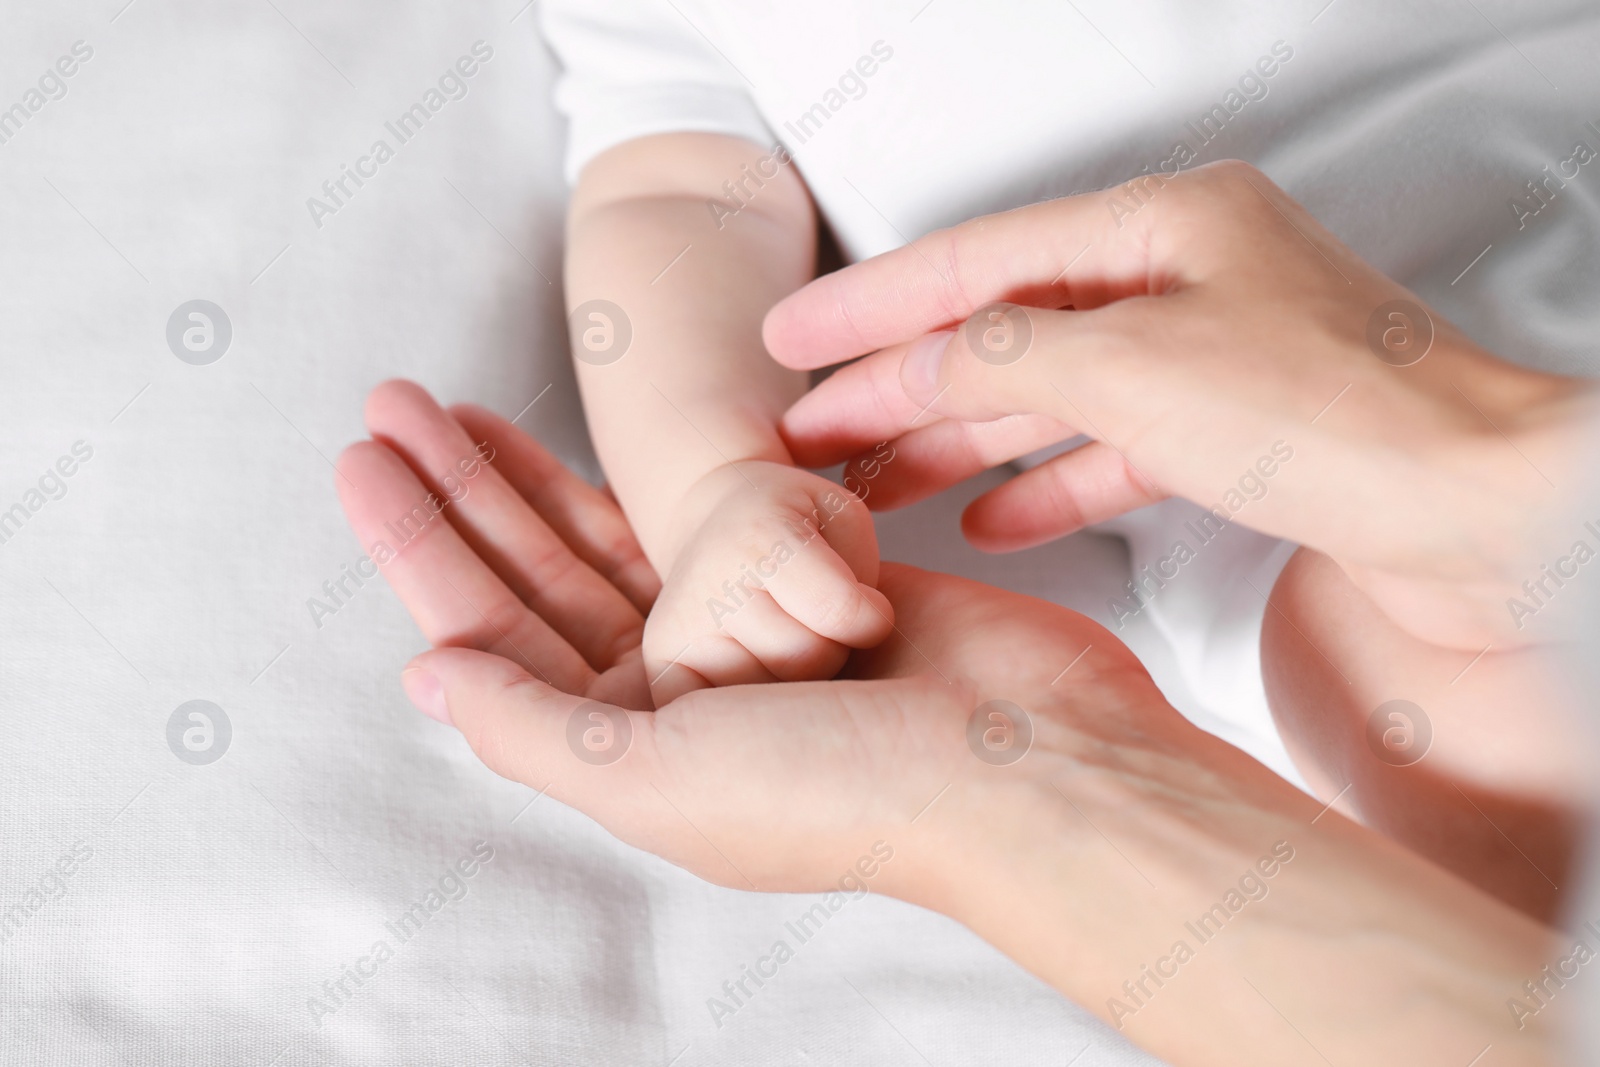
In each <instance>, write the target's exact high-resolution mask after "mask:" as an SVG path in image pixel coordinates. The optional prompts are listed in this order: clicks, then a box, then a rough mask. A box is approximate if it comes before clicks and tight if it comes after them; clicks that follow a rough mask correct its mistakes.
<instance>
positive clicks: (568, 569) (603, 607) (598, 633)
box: [366, 380, 644, 671]
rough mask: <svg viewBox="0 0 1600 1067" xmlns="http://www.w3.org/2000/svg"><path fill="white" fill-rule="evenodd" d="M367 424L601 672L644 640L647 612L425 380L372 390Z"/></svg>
mask: <svg viewBox="0 0 1600 1067" xmlns="http://www.w3.org/2000/svg"><path fill="white" fill-rule="evenodd" d="M366 421H367V427H368V429H370V430H371V431H372V434H373V436H374V437H375V438H377V439H379V440H380V441H382V442H384V443H385V444H387V445H388V446H389V447H390V448H392V449H393V450H394V451H395V452H396V453H398V454H399V455H400V456H401V457H402V458H404V459H405V460H406V462H407V463H408V464H410V466H411V467H412V469H413V470H415V471H416V472H417V474H418V476H419V477H421V478H422V480H423V481H424V482H425V483H427V484H428V486H429V488H430V489H432V491H433V492H434V493H436V494H438V495H439V496H440V497H441V498H444V499H447V500H449V501H450V503H449V504H448V506H447V508H446V514H447V517H448V518H449V519H450V521H451V524H452V525H453V526H455V528H456V529H457V530H459V531H460V533H461V536H462V539H463V540H464V541H466V543H467V544H468V545H470V546H471V547H472V549H473V551H475V552H476V553H477V554H478V556H479V557H480V558H482V559H483V561H484V562H485V563H487V564H488V565H489V566H490V567H491V568H493V570H494V571H495V573H496V574H498V575H499V576H500V577H501V579H502V580H503V581H504V582H505V584H506V585H507V586H509V587H510V588H511V590H512V591H513V592H514V593H516V595H517V596H518V597H519V598H520V599H521V600H522V601H523V602H524V603H525V604H527V605H528V607H529V608H531V609H532V610H533V612H534V614H536V615H538V616H539V617H540V618H542V619H544V620H545V621H546V622H547V623H548V624H549V625H550V626H552V627H553V628H554V629H555V630H556V631H557V632H559V633H560V634H561V635H562V636H563V637H565V638H566V639H567V640H568V641H569V642H570V643H571V644H572V646H573V647H574V648H576V649H577V650H578V651H579V652H580V653H581V654H582V655H583V657H584V658H585V659H586V660H588V661H589V663H590V665H591V666H593V667H594V668H595V669H596V670H597V671H600V670H605V669H606V668H608V667H610V666H611V665H612V664H614V663H616V662H617V660H618V659H619V658H620V657H621V656H622V655H624V654H625V653H627V652H628V651H629V650H630V649H632V648H634V647H637V645H638V643H639V633H640V631H641V630H642V628H643V626H644V619H643V617H642V616H641V615H640V613H639V612H638V610H637V609H636V608H634V606H633V605H632V604H631V603H630V602H629V601H628V599H627V598H626V597H624V596H623V595H622V594H621V593H620V592H619V591H618V590H617V588H616V587H615V586H613V585H612V584H611V583H610V582H608V581H606V580H605V579H604V578H603V577H601V576H600V575H599V574H597V573H595V571H594V570H593V569H592V568H590V567H589V565H588V564H587V563H585V562H584V561H583V560H582V559H581V558H580V557H578V556H577V555H576V554H575V553H574V552H573V551H572V549H571V548H569V547H568V545H567V543H566V542H565V541H563V540H562V539H561V537H560V536H559V535H557V534H556V532H555V531H554V530H552V529H551V528H550V526H549V524H548V523H546V522H545V521H544V519H543V518H541V517H540V516H539V514H538V513H537V512H535V511H534V510H533V508H532V507H531V506H530V505H529V503H528V502H527V501H526V500H525V499H523V497H522V496H521V495H519V494H518V492H517V491H516V490H515V489H514V488H512V486H511V485H510V484H509V483H508V482H507V481H506V479H505V478H504V477H503V476H502V475H501V473H500V471H499V470H498V469H497V468H496V467H494V466H493V465H489V464H486V463H485V462H484V461H487V460H489V459H491V458H493V456H494V455H495V453H494V452H493V451H491V450H489V449H488V448H484V447H482V446H480V445H478V444H476V443H475V442H474V441H473V440H472V438H470V437H469V436H468V435H467V432H466V431H465V430H464V429H462V427H461V425H460V424H459V423H457V422H456V421H455V419H453V418H452V417H451V416H450V415H448V414H447V413H446V412H445V411H444V409H443V408H441V407H440V406H439V405H438V404H437V403H435V402H434V399H433V397H431V396H429V395H428V393H427V392H426V391H425V390H424V389H423V388H422V387H421V386H419V385H417V384H416V383H414V382H408V381H401V380H395V381H389V382H384V383H383V384H382V385H379V386H378V387H377V388H375V389H374V390H373V391H372V393H371V395H370V396H369V397H368V398H367V405H366Z"/></svg>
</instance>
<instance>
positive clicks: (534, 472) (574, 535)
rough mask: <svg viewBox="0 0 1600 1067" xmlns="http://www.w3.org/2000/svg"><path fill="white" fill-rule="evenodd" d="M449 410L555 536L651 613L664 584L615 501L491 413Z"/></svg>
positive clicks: (459, 408)
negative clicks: (491, 453)
mask: <svg viewBox="0 0 1600 1067" xmlns="http://www.w3.org/2000/svg"><path fill="white" fill-rule="evenodd" d="M449 411H450V414H451V415H452V416H454V417H455V419H456V421H457V422H459V423H461V425H462V427H463V428H464V429H465V430H466V431H467V433H468V435H469V436H471V438H472V439H473V440H474V441H482V442H487V443H488V444H489V446H490V447H491V448H492V449H493V450H494V456H495V458H494V467H495V469H496V470H497V471H499V472H500V473H501V474H502V475H504V476H505V479H506V481H508V482H510V483H511V486H512V488H513V489H515V490H516V491H517V492H518V493H519V494H520V495H521V496H522V498H523V499H524V500H526V501H527V502H528V503H529V504H531V505H532V506H533V510H535V511H537V512H538V513H539V516H540V517H541V518H542V519H544V521H545V522H547V523H549V524H550V528H551V529H552V530H554V531H555V532H556V536H558V537H560V538H561V540H562V541H564V542H565V543H566V544H567V547H569V548H571V549H572V551H573V552H575V553H577V555H578V558H579V559H582V560H583V561H584V562H585V563H587V564H588V565H589V566H590V567H592V568H594V570H595V571H596V572H598V573H599V574H600V576H601V577H602V578H604V579H605V580H606V581H608V582H610V583H611V584H612V585H614V586H616V587H617V588H618V589H619V590H621V591H622V594H623V595H624V596H626V597H627V598H628V599H629V600H630V601H631V602H632V603H633V606H634V607H635V608H637V609H638V611H639V612H640V613H641V614H648V613H649V611H650V607H651V605H652V604H654V603H655V599H656V596H657V595H658V594H659V593H660V592H661V579H660V578H659V577H658V576H657V575H656V572H655V568H654V567H652V566H650V561H649V560H648V559H646V558H645V554H644V550H643V549H642V548H640V547H639V541H638V539H637V538H635V537H634V535H633V529H632V527H630V526H629V525H628V520H627V519H626V518H625V517H624V516H623V514H622V509H621V508H620V507H618V506H617V501H616V498H615V497H613V496H612V495H611V494H610V493H609V492H607V491H605V490H602V489H596V488H595V487H594V486H592V485H590V484H589V483H588V482H586V481H584V480H583V479H582V478H580V477H578V476H577V475H576V474H573V473H572V472H571V471H570V470H568V469H567V467H566V465H565V464H564V463H562V462H561V461H560V460H559V459H557V458H556V457H555V456H554V455H552V454H551V453H550V451H549V450H548V449H546V448H545V447H544V446H543V445H541V444H540V443H539V442H538V441H536V440H534V439H533V438H532V437H530V436H529V435H527V434H525V433H523V432H522V431H521V430H519V429H517V428H516V427H515V426H514V425H512V424H511V423H510V422H508V421H506V420H505V419H503V418H501V417H500V416H499V415H496V414H495V413H494V412H492V411H490V410H488V409H487V408H481V407H478V406H477V405H476V404H456V405H453V406H452V407H451V408H450V409H449Z"/></svg>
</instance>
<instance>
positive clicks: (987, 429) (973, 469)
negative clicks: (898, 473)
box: [779, 344, 1077, 503]
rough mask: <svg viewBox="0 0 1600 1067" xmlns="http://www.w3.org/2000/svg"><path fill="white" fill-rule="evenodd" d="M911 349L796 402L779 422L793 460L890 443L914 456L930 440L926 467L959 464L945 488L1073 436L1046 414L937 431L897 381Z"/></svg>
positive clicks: (875, 357)
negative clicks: (905, 447)
mask: <svg viewBox="0 0 1600 1067" xmlns="http://www.w3.org/2000/svg"><path fill="white" fill-rule="evenodd" d="M911 347H912V345H910V344H905V345H894V346H892V347H890V348H886V349H884V350H883V351H881V352H874V353H873V354H872V355H870V356H867V357H866V358H865V359H861V360H858V361H856V362H855V363H852V364H850V365H849V366H847V367H842V368H840V369H839V370H838V371H837V372H835V373H834V374H832V375H830V376H829V377H828V378H827V379H825V380H824V381H822V382H821V383H819V384H818V385H817V387H816V388H815V389H812V390H811V391H810V392H808V393H806V394H805V395H804V396H802V397H801V398H800V399H799V400H797V401H796V402H795V403H794V405H793V406H792V407H790V408H789V410H788V411H787V412H785V413H784V416H783V420H782V422H781V423H780V424H779V431H780V432H781V433H782V434H783V438H784V443H785V444H786V445H787V446H788V448H789V453H790V455H792V456H793V457H794V459H795V462H796V463H799V464H801V465H802V466H806V467H813V468H815V467H827V466H831V465H833V464H835V463H839V462H842V461H844V460H847V459H852V458H855V457H858V456H861V455H862V453H864V452H867V451H869V450H873V449H874V448H875V446H878V445H881V444H883V443H886V442H890V441H893V442H894V447H893V449H892V450H893V451H894V453H895V454H896V456H897V458H898V457H899V455H901V453H902V447H901V446H902V444H904V445H905V446H907V448H909V450H910V451H912V452H916V451H917V450H918V446H917V445H915V444H913V440H914V439H921V440H926V441H927V442H928V445H929V447H928V449H927V452H928V453H929V455H928V459H929V461H930V462H948V463H952V464H956V463H959V464H960V466H961V469H962V473H959V474H957V475H955V476H953V477H951V478H949V479H948V480H946V481H944V483H943V485H938V486H936V487H935V488H943V487H944V485H954V484H955V483H956V482H958V481H960V480H962V479H963V478H966V477H970V476H971V475H972V474H976V473H977V472H978V471H980V470H984V469H986V468H988V467H992V466H994V465H996V464H998V463H1004V462H1007V461H1009V460H1012V459H1015V458H1017V457H1018V456H1022V455H1026V454H1027V453H1029V452H1032V451H1034V450H1035V449H1038V448H1043V447H1044V446H1045V445H1048V444H1051V443H1053V442H1055V441H1060V440H1065V439H1066V438H1068V437H1071V436H1073V435H1074V434H1075V433H1076V432H1077V431H1075V430H1074V429H1073V428H1072V427H1070V426H1068V425H1066V424H1064V423H1061V422H1060V421H1058V420H1055V419H1052V418H1049V417H1047V416H1029V415H1025V416H1017V417H1009V418H1005V419H1000V420H996V421H994V422H991V423H971V424H967V423H955V424H952V425H953V426H954V427H959V428H939V429H935V428H937V427H939V426H940V424H941V423H942V422H944V421H945V420H944V419H943V418H942V417H941V416H940V415H938V414H937V413H935V412H934V411H933V410H932V409H931V407H930V405H929V404H928V403H927V401H926V400H913V399H912V398H911V397H910V396H909V395H908V394H907V393H906V390H905V386H904V385H903V384H902V382H901V380H900V365H901V363H902V362H903V361H904V359H905V355H906V353H907V352H908V351H909V350H910V349H911ZM908 435H912V436H908ZM868 499H870V496H869V498H868ZM909 502H910V501H909V500H908V501H907V503H909Z"/></svg>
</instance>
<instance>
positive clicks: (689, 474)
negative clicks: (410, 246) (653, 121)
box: [566, 134, 816, 573]
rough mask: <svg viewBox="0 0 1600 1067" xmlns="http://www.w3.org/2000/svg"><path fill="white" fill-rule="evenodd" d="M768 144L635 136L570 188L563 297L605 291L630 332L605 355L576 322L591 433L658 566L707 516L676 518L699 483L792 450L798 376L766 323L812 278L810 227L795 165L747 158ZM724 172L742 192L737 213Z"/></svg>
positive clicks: (576, 304) (692, 502)
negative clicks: (781, 359) (623, 345)
mask: <svg viewBox="0 0 1600 1067" xmlns="http://www.w3.org/2000/svg"><path fill="white" fill-rule="evenodd" d="M769 155H770V153H766V152H763V151H762V150H761V149H760V148H758V147H757V146H755V145H754V144H751V143H749V142H747V141H743V140H740V139H738V138H733V137H725V136H719V135H710V134H669V135H662V136H658V137H648V138H642V139H640V140H638V141H633V142H629V143H627V144H624V145H620V146H618V147H616V148H613V149H611V150H609V151H608V152H606V153H604V154H602V155H601V156H599V157H598V158H596V159H595V160H594V161H593V162H592V163H590V164H589V166H588V167H587V168H586V169H585V171H584V174H583V178H582V180H581V182H580V183H579V186H578V189H577V190H576V192H575V193H574V199H573V205H572V210H571V214H570V221H569V233H568V247H569V251H568V258H567V269H566V283H567V299H568V305H569V307H571V308H582V306H583V305H584V304H585V303H586V302H588V301H593V300H606V301H610V302H611V303H612V304H614V305H616V306H617V307H618V308H620V309H621V311H622V314H623V315H625V316H626V319H627V325H628V327H629V329H631V334H632V337H631V341H630V342H629V345H628V348H627V350H626V353H625V354H624V355H623V356H622V357H621V358H620V359H617V360H616V361H615V362H606V363H601V362H599V361H596V360H592V359H589V358H586V355H587V353H586V350H585V348H584V347H583V344H582V342H583V338H582V333H581V331H582V330H583V329H584V325H585V324H584V322H582V321H578V322H575V323H574V338H573V342H574V351H575V353H576V355H577V357H578V358H577V360H576V365H577V372H578V381H579V386H580V388H581V390H582V393H583V399H584V408H585V411H586V413H587V415H588V419H589V430H590V434H591V435H592V437H593V439H594V442H595V448H596V451H597V452H598V454H599V457H600V462H601V465H602V466H603V467H604V468H605V471H606V475H607V478H608V479H609V481H610V483H611V486H612V489H613V491H614V492H615V493H616V495H617V499H618V501H619V502H620V503H621V504H622V507H623V510H624V511H625V512H626V513H627V515H628V519H629V521H630V522H631V523H632V524H633V527H634V530H635V531H636V532H637V533H638V536H639V540H640V542H641V544H642V545H643V546H644V549H645V552H646V553H647V554H648V555H649V556H650V559H651V562H652V563H653V564H655V566H656V567H657V569H658V570H660V571H661V572H662V573H665V572H666V570H667V569H668V568H669V567H670V565H671V563H672V560H673V558H674V557H675V556H676V555H677V552H678V549H679V548H680V547H681V545H680V544H679V542H680V541H681V539H682V538H683V537H685V536H687V534H688V531H690V530H693V529H694V528H696V527H697V526H698V525H699V520H700V519H701V518H703V516H695V515H685V514H684V511H685V509H686V508H687V509H691V510H692V509H693V508H695V507H697V506H699V505H698V504H697V503H696V498H697V497H703V496H704V494H695V493H693V492H692V490H693V489H694V487H695V486H696V485H697V483H699V482H701V481H702V479H704V478H705V477H706V476H707V475H708V474H710V473H711V472H713V471H715V470H717V469H719V468H722V467H725V466H726V465H728V464H730V463H736V462H739V461H742V460H750V459H761V460H769V461H775V462H781V463H788V462H790V459H789V455H788V452H787V450H786V449H785V448H784V445H783V442H782V440H781V439H780V438H779V436H778V433H777V430H776V426H777V423H778V419H779V418H780V416H781V415H782V413H783V411H784V410H785V409H786V408H787V407H788V405H789V404H790V403H792V402H793V401H794V400H795V399H796V398H798V397H799V395H800V394H801V392H802V391H803V390H804V388H805V379H804V376H803V375H802V374H800V373H797V372H794V371H789V370H786V369H784V368H782V367H780V366H778V365H777V364H776V363H774V362H773V361H772V360H771V359H770V358H768V356H767V354H766V351H765V349H764V347H763V345H762V342H761V319H762V316H763V315H764V314H765V313H766V310H767V309H768V308H769V307H770V306H771V305H772V304H773V303H775V302H776V301H777V300H778V299H779V298H781V297H782V296H784V295H786V294H787V293H789V292H791V291H793V290H794V289H796V288H797V287H799V286H800V285H802V284H803V283H804V282H806V281H807V280H809V278H810V277H811V274H812V272H813V269H814V264H815V255H816V228H815V226H816V223H815V216H814V213H813V209H812V207H811V202H810V198H809V196H808V194H807V193H806V191H805V188H804V186H803V185H802V184H801V182H800V180H799V178H798V177H797V176H796V175H795V174H793V173H792V171H790V170H789V169H787V168H786V167H782V166H778V167H777V168H776V169H777V173H775V174H772V173H771V171H772V170H773V168H774V167H775V166H776V164H773V163H769V164H768V165H767V166H766V167H764V168H760V170H759V171H758V170H757V169H756V168H755V163H756V162H757V161H759V160H761V159H763V158H765V157H766V156H769ZM762 171H764V172H766V173H767V174H769V175H770V176H762V173H761V172H762ZM750 175H754V178H752V177H750ZM757 179H759V180H760V181H761V183H762V184H761V185H759V186H757V185H756V184H755V181H756V180H757ZM730 181H732V182H736V183H742V188H741V189H739V190H738V191H739V193H740V201H742V202H743V203H744V204H745V206H744V207H742V208H739V210H738V211H737V213H734V214H730V210H731V209H733V208H735V207H738V204H739V202H740V201H733V200H730V199H729V196H728V191H727V190H726V189H725V188H724V185H725V184H726V183H728V182H730ZM718 205H720V208H719V207H718ZM580 318H581V316H580Z"/></svg>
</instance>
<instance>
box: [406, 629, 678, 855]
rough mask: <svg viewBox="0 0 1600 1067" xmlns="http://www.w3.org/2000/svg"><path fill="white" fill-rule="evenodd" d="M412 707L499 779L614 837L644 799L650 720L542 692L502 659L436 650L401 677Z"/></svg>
mask: <svg viewBox="0 0 1600 1067" xmlns="http://www.w3.org/2000/svg"><path fill="white" fill-rule="evenodd" d="M401 683H402V685H404V687H405V690H406V695H407V696H408V697H409V698H410V699H411V702H412V703H413V704H415V705H416V706H417V708H418V709H419V710H421V711H423V712H425V713H426V714H428V715H430V716H432V717H433V718H435V719H438V720H439V721H440V722H443V723H446V724H448V725H453V726H455V728H456V729H458V730H460V731H461V735H462V737H464V738H465V739H466V741H467V744H469V745H470V746H471V747H472V751H473V752H474V753H476V754H477V756H478V758H479V759H480V760H482V761H483V763H484V764H485V765H486V766H487V767H488V768H489V769H490V770H492V771H494V772H495V773H496V774H498V775H500V776H501V777H503V778H509V779H511V780H512V781H516V782H521V783H523V784H524V785H527V786H530V787H532V788H534V789H539V790H549V791H550V792H552V793H554V794H556V795H557V797H558V799H560V800H561V801H562V802H564V803H568V804H572V805H573V806H574V807H577V808H578V809H579V810H581V811H583V812H585V813H586V814H588V815H590V816H592V817H593V818H595V819H597V820H599V821H600V822H601V823H602V824H603V825H607V826H608V827H609V828H612V829H613V830H614V832H615V830H616V824H615V822H614V820H616V819H618V818H621V817H624V816H626V814H627V813H628V812H629V810H630V809H637V808H639V807H640V806H641V802H648V799H649V798H648V795H647V794H648V790H649V788H650V787H649V779H650V775H651V771H652V768H653V767H654V763H655V759H654V757H655V716H654V713H652V712H648V711H628V710H626V709H623V708H618V707H615V706H613V705H609V704H604V703H601V702H600V701H596V700H589V699H585V698H584V697H581V696H576V695H573V694H570V693H567V692H564V691H562V690H561V689H559V688H557V687H554V686H551V685H548V684H546V683H544V682H543V681H541V680H540V679H538V678H536V677H534V676H533V675H531V674H529V673H528V672H527V671H526V670H524V669H522V668H521V667H519V666H518V665H517V664H515V663H513V662H511V661H510V660H507V659H505V658H503V657H500V656H494V655H489V654H487V653H484V652H479V651H473V650H469V649H459V648H439V649H434V650H432V651H430V652H424V653H423V654H422V655H420V656H418V657H417V658H415V659H413V660H412V661H411V663H410V664H408V665H407V666H406V669H405V671H403V672H402V674H401Z"/></svg>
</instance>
